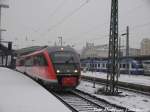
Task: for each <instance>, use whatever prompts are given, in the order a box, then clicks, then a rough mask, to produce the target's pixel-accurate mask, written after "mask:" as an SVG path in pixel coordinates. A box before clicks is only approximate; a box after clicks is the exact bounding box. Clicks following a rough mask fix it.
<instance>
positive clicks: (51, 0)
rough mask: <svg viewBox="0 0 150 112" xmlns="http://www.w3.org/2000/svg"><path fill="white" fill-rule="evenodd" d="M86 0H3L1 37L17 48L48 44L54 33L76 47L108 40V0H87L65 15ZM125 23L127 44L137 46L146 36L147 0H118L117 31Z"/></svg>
mask: <svg viewBox="0 0 150 112" xmlns="http://www.w3.org/2000/svg"><path fill="white" fill-rule="evenodd" d="M86 1H87V0H6V2H8V4H9V6H10V8H9V9H3V10H2V27H3V28H6V29H7V32H5V33H3V38H4V39H5V40H12V41H16V42H15V43H14V44H17V45H18V46H19V48H21V47H26V46H31V45H47V44H50V45H52V44H54V42H55V41H56V42H58V38H57V37H58V36H62V37H63V40H64V42H65V43H66V44H71V45H75V47H76V48H78V49H80V48H82V47H83V46H84V45H85V43H86V42H94V43H95V44H105V43H108V36H107V35H108V34H109V24H110V22H109V21H110V3H111V2H110V1H111V0H89V2H88V3H87V4H86V5H84V6H83V7H82V8H81V9H79V10H78V11H77V12H76V13H74V14H73V15H72V16H68V15H71V14H72V12H73V11H74V10H76V9H77V8H79V7H80V5H82V4H84V3H85V2H86ZM63 20H64V21H63ZM127 25H129V26H130V33H131V34H130V46H131V47H137V48H139V47H140V41H141V40H142V38H150V0H119V33H120V34H121V33H124V32H125V28H126V26H127ZM26 37H27V39H26ZM32 40H35V41H32Z"/></svg>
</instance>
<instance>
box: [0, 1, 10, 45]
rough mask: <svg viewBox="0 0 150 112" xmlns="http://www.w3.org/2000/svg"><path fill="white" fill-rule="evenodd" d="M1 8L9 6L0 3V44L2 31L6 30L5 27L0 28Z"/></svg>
mask: <svg viewBox="0 0 150 112" xmlns="http://www.w3.org/2000/svg"><path fill="white" fill-rule="evenodd" d="M2 8H9V5H6V4H3V3H0V45H1V41H2V31H6V30H5V29H2V28H1V13H2Z"/></svg>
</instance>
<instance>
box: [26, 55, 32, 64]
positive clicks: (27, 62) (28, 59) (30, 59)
mask: <svg viewBox="0 0 150 112" xmlns="http://www.w3.org/2000/svg"><path fill="white" fill-rule="evenodd" d="M25 65H26V66H32V65H33V58H31V57H29V58H27V59H26V62H25Z"/></svg>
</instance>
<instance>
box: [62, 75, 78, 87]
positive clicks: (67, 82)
mask: <svg viewBox="0 0 150 112" xmlns="http://www.w3.org/2000/svg"><path fill="white" fill-rule="evenodd" d="M76 85H77V78H76V77H64V78H62V86H65V87H69V86H76Z"/></svg>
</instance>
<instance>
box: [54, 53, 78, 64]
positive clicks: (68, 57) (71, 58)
mask: <svg viewBox="0 0 150 112" xmlns="http://www.w3.org/2000/svg"><path fill="white" fill-rule="evenodd" d="M51 59H52V62H53V63H65V64H67V63H79V59H78V57H77V55H76V54H75V53H73V52H65V51H64V52H54V53H52V54H51Z"/></svg>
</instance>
